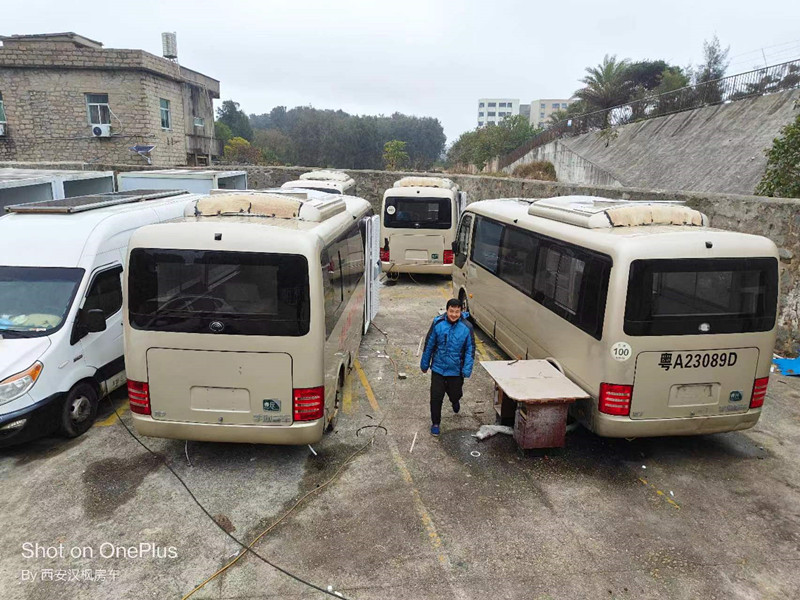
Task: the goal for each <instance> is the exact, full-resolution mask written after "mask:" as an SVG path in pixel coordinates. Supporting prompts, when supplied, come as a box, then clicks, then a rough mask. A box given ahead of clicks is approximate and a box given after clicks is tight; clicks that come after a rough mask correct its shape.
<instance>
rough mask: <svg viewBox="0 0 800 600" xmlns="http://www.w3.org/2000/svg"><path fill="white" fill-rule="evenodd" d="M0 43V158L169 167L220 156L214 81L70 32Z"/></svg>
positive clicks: (7, 39)
mask: <svg viewBox="0 0 800 600" xmlns="http://www.w3.org/2000/svg"><path fill="white" fill-rule="evenodd" d="M0 40H2V42H3V45H2V47H0V160H5V161H82V162H92V163H94V162H99V163H111V164H113V163H118V164H147V158H146V157H149V158H150V159H151V160H152V164H154V165H159V166H171V165H186V164H189V165H198V164H208V160H209V155H218V154H219V150H220V144H219V143H217V141H216V140H214V138H213V132H214V109H213V99H214V98H219V81H217V80H216V79H212V78H211V77H208V76H206V75H203V74H201V73H198V72H196V71H192V70H191V69H187V68H186V67H182V66H180V65H179V64H178V63H177V62H173V61H172V60H168V59H166V58H162V57H160V56H155V55H153V54H150V53H148V52H145V51H143V50H117V49H111V48H103V45H102V44H101V43H100V42H95V41H93V40H90V39H88V38H85V37H83V36H80V35H77V34H75V33H58V34H41V35H19V36H18V35H14V36H8V37H0ZM134 146H139V148H138V149H139V150H144V149H145V148H143V147H146V146H154V148H153V149H152V150H150V152H149V153H146V152H143V153H142V154H138V153H137V152H135V151H134V150H132V148H133V147H134Z"/></svg>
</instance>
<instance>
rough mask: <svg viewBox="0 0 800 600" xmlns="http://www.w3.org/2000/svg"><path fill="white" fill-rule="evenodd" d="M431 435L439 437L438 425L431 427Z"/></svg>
mask: <svg viewBox="0 0 800 600" xmlns="http://www.w3.org/2000/svg"><path fill="white" fill-rule="evenodd" d="M431 435H435V436H438V435H439V426H438V425H431Z"/></svg>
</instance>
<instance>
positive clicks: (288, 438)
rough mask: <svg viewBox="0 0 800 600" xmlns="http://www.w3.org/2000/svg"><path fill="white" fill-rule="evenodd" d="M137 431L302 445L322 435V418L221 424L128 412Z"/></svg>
mask: <svg viewBox="0 0 800 600" xmlns="http://www.w3.org/2000/svg"><path fill="white" fill-rule="evenodd" d="M131 416H132V417H133V424H134V426H135V427H136V431H137V432H138V433H140V434H141V435H146V436H149V437H160V438H170V439H173V440H194V441H198V442H232V443H240V444H278V445H284V446H303V445H305V444H314V443H316V442H318V441H320V440H321V439H322V432H323V429H324V421H325V420H324V419H318V420H317V421H311V422H307V423H306V422H303V423H296V424H293V425H288V426H283V425H229V424H226V425H220V424H217V423H182V422H180V421H157V420H155V419H154V418H153V417H149V416H146V415H138V414H135V413H131Z"/></svg>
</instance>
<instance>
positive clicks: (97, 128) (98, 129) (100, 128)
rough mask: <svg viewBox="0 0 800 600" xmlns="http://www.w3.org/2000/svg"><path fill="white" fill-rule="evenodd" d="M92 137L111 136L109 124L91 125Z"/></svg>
mask: <svg viewBox="0 0 800 600" xmlns="http://www.w3.org/2000/svg"><path fill="white" fill-rule="evenodd" d="M92 135H93V136H94V137H111V125H92Z"/></svg>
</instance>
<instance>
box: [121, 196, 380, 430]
mask: <svg viewBox="0 0 800 600" xmlns="http://www.w3.org/2000/svg"><path fill="white" fill-rule="evenodd" d="M187 214H188V215H189V216H187V217H185V218H183V219H180V220H177V221H173V222H170V223H164V224H161V225H159V226H155V227H144V228H142V229H140V230H138V231H137V233H136V234H135V235H134V236H133V237H132V238H131V241H130V245H129V247H128V256H129V260H130V261H131V262H130V267H129V271H128V277H127V279H126V282H125V283H126V285H125V294H124V297H125V306H124V319H125V321H124V323H125V329H124V332H125V364H126V368H127V374H128V396H129V398H130V407H131V412H132V413H133V421H134V424H135V426H136V429H137V431H138V432H139V433H140V434H142V435H147V436H154V437H165V438H175V439H187V440H201V441H216V442H248V443H268V444H308V443H313V442H316V441H318V440H319V439H320V438H321V437H322V434H323V430H324V429H325V428H326V426H327V427H328V428H329V429H332V428H333V424H334V419H335V417H336V414H337V411H338V408H339V404H340V400H341V395H342V386H343V383H344V377H345V374H346V372H347V370H348V368H349V367H350V365H351V364H352V362H353V360H354V359H355V357H356V352H357V349H358V346H359V344H360V341H361V337H362V334H363V331H364V321H365V296H366V286H365V281H364V274H365V241H366V240H367V236H368V235H369V234H368V232H367V229H371V230H374V232H375V234H377V231H378V229H377V223H375V222H373V221H371V214H372V209H371V207H370V204H369V203H368V202H367V201H366V200H363V199H361V198H355V197H350V196H341V195H332V194H324V193H319V192H308V193H307V194H299V193H292V194H280V193H278V192H275V191H273V192H270V193H252V194H245V193H239V194H227V195H226V194H220V195H214V196H210V197H207V198H203V199H200V200H198V201H197V203H196V205H192V206H190V207H189V209H188V210H187ZM375 220H377V219H375ZM374 245H375V247H377V242H376V243H375V244H374ZM374 262H375V267H377V256H375V261H374ZM373 270H374V271H375V272H376V273H379V271H377V268H375V269H373Z"/></svg>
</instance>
